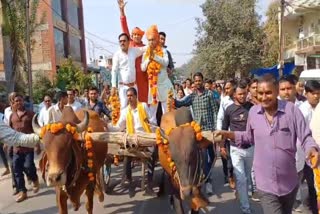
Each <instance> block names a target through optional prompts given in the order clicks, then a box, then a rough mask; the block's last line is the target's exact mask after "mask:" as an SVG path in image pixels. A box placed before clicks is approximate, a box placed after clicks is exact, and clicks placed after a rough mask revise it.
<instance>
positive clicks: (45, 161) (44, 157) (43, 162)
mask: <svg viewBox="0 0 320 214" xmlns="http://www.w3.org/2000/svg"><path fill="white" fill-rule="evenodd" d="M47 165H48V158H47V153H46V152H43V154H42V157H41V159H40V161H39V168H40V171H41V175H42V179H43V180H44V182H45V183H46V171H47Z"/></svg>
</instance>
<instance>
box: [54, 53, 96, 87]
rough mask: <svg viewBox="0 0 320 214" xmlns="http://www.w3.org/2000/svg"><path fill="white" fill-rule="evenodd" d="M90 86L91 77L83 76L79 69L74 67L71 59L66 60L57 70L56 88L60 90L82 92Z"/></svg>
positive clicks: (91, 83)
mask: <svg viewBox="0 0 320 214" xmlns="http://www.w3.org/2000/svg"><path fill="white" fill-rule="evenodd" d="M92 85H93V82H92V79H91V76H90V75H88V74H85V73H84V72H83V71H82V70H81V69H80V67H78V66H76V65H75V64H74V63H73V61H72V59H71V58H68V59H66V60H65V61H64V62H63V63H62V65H61V67H60V68H59V69H58V72H57V76H56V87H57V88H59V89H60V90H66V89H68V88H73V89H78V90H79V91H83V90H84V89H85V88H88V87H90V86H92Z"/></svg>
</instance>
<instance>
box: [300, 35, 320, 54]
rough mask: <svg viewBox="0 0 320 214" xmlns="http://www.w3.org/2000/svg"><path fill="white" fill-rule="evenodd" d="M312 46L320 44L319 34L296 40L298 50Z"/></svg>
mask: <svg viewBox="0 0 320 214" xmlns="http://www.w3.org/2000/svg"><path fill="white" fill-rule="evenodd" d="M314 46H320V34H314V35H312V36H308V37H306V38H303V39H299V40H298V41H297V50H298V51H300V50H303V49H306V48H310V47H314Z"/></svg>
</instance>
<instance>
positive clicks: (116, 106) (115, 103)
mask: <svg viewBox="0 0 320 214" xmlns="http://www.w3.org/2000/svg"><path fill="white" fill-rule="evenodd" d="M109 103H110V104H111V110H112V113H111V120H112V125H116V124H117V122H118V120H119V118H120V108H121V105H120V99H119V96H118V95H117V94H114V95H111V96H110V97H109Z"/></svg>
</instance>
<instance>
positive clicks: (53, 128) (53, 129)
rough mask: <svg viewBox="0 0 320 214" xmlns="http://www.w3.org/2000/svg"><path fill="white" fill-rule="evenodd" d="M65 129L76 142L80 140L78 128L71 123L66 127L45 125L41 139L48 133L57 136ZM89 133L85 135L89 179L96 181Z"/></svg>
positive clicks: (60, 124) (90, 130)
mask: <svg viewBox="0 0 320 214" xmlns="http://www.w3.org/2000/svg"><path fill="white" fill-rule="evenodd" d="M64 128H65V129H66V130H67V132H69V133H71V134H72V135H73V139H74V140H75V141H78V140H79V134H78V133H77V128H76V127H74V126H72V125H70V124H69V123H68V124H67V125H66V126H65V127H64V125H63V124H62V123H53V124H48V125H45V126H44V127H42V128H41V132H40V137H41V138H43V136H44V135H45V134H46V132H47V131H49V132H51V133H52V134H56V133H58V132H59V131H61V130H62V129H64ZM87 131H88V133H92V132H93V129H92V128H91V127H89V128H88V129H87ZM88 133H87V134H86V135H85V148H86V150H87V157H88V161H87V166H88V169H89V172H88V178H89V181H94V180H95V177H94V173H93V170H92V169H93V166H94V165H93V156H94V152H93V145H92V139H91V137H90V136H89V134H88Z"/></svg>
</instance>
